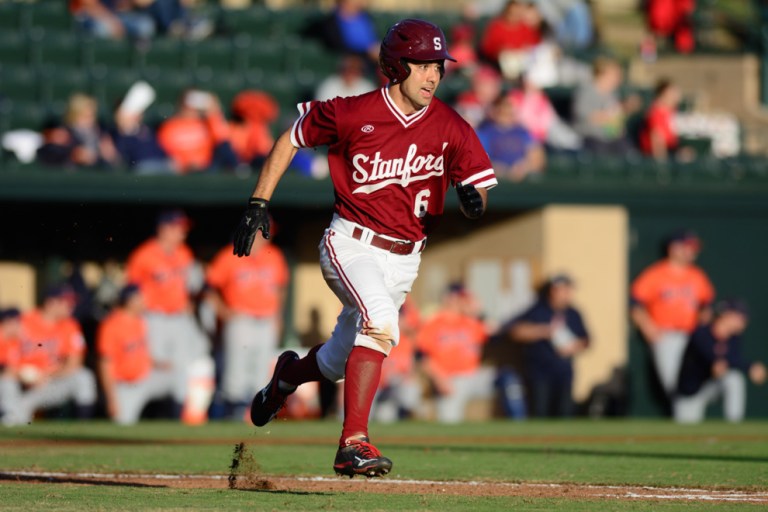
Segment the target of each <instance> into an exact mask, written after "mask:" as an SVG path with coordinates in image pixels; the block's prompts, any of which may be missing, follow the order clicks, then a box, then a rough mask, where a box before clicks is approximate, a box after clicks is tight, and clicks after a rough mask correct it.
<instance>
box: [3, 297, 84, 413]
mask: <svg viewBox="0 0 768 512" xmlns="http://www.w3.org/2000/svg"><path fill="white" fill-rule="evenodd" d="M75 301H76V298H75V294H74V292H73V291H72V289H71V288H69V287H68V286H63V285H59V286H53V287H51V288H49V289H48V290H47V291H46V293H45V297H44V299H43V303H42V306H41V307H40V308H38V309H35V310H33V311H30V312H27V313H25V314H24V315H22V318H21V333H20V336H19V339H20V345H19V347H20V349H19V351H20V352H19V354H20V355H19V360H18V364H19V366H18V368H19V370H18V376H19V380H20V382H21V385H22V393H21V395H20V397H19V398H18V400H17V401H16V403H15V405H14V406H12V407H11V409H10V410H9V411H6V415H5V416H4V417H3V421H4V422H5V423H7V424H12V425H24V424H27V423H30V422H31V421H32V418H33V416H34V414H35V412H36V411H37V410H38V409H40V408H45V409H49V408H52V407H57V406H61V405H65V404H66V403H68V402H69V401H70V400H74V402H75V405H76V414H77V417H78V418H83V419H85V418H90V417H91V416H92V414H93V408H94V405H95V403H96V379H94V377H93V374H92V373H91V371H90V370H88V369H87V368H86V367H85V366H84V365H83V362H84V359H85V349H86V348H85V340H84V338H83V334H82V331H81V330H80V325H79V324H78V323H77V321H76V320H75V319H74V318H72V311H73V310H74V307H75Z"/></svg>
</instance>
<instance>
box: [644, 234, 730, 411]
mask: <svg viewBox="0 0 768 512" xmlns="http://www.w3.org/2000/svg"><path fill="white" fill-rule="evenodd" d="M700 248H701V242H700V240H699V237H698V236H697V235H696V233H694V232H693V231H690V230H679V231H675V232H674V233H672V234H671V235H670V236H669V237H668V239H667V241H666V257H665V258H664V259H662V260H660V261H658V262H656V263H654V264H653V265H651V266H650V267H648V268H646V269H645V270H643V272H641V273H640V275H639V276H638V277H637V278H636V279H635V280H634V282H633V283H632V289H631V294H632V297H631V299H632V309H631V317H632V321H633V322H634V324H635V326H637V328H638V329H639V330H640V333H641V334H642V335H643V338H644V339H645V341H646V343H647V344H648V346H649V348H650V350H651V354H652V357H653V362H654V366H655V367H656V374H657V376H658V379H659V382H660V384H661V386H662V388H663V389H664V392H665V393H666V394H667V396H669V397H671V396H672V395H673V394H674V392H675V390H676V387H677V382H678V376H679V371H680V363H681V361H682V358H683V352H684V351H685V347H686V343H687V342H688V337H689V336H690V334H691V333H692V332H693V331H694V329H696V326H697V325H699V324H700V323H703V322H706V321H707V320H708V319H709V316H710V314H711V309H710V305H711V303H712V300H713V299H714V296H715V290H714V288H713V286H712V283H711V282H710V281H709V278H707V275H706V274H705V273H704V272H703V271H702V270H701V269H700V268H699V267H697V266H696V265H694V262H695V261H696V258H697V257H698V255H699V250H700Z"/></svg>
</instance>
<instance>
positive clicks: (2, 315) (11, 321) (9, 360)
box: [0, 308, 21, 421]
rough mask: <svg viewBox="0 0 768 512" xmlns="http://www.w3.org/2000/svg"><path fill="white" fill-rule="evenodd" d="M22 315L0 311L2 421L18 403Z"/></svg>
mask: <svg viewBox="0 0 768 512" xmlns="http://www.w3.org/2000/svg"><path fill="white" fill-rule="evenodd" d="M20 336H21V313H20V312H19V310H18V309H16V308H8V309H2V310H0V421H4V417H5V414H6V412H8V411H10V410H11V408H12V407H13V406H14V405H15V404H16V403H17V402H18V400H19V393H20V392H21V390H20V388H19V382H18V371H19V358H20V357H21V353H20V345H21V340H20Z"/></svg>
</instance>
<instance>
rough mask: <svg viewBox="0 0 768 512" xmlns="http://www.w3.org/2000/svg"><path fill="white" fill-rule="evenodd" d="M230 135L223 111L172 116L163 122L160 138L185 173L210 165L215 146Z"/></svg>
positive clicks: (158, 133)
mask: <svg viewBox="0 0 768 512" xmlns="http://www.w3.org/2000/svg"><path fill="white" fill-rule="evenodd" d="M228 138H229V125H228V124H227V122H226V120H225V119H224V117H223V116H222V115H221V114H220V113H216V114H209V115H208V116H206V117H204V118H202V117H180V116H177V117H171V118H170V119H168V120H167V121H165V122H163V124H161V125H160V128H159V129H158V131H157V140H158V142H159V143H160V146H161V147H162V148H163V150H165V152H166V153H167V154H168V156H170V157H171V159H173V161H174V163H175V164H176V166H177V168H178V170H179V172H180V173H182V174H186V173H188V172H192V171H201V170H205V169H207V168H208V167H210V165H211V163H212V162H213V152H214V149H215V148H216V145H217V144H218V143H220V142H223V141H225V140H227V139H228Z"/></svg>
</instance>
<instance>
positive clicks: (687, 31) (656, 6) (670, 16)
mask: <svg viewBox="0 0 768 512" xmlns="http://www.w3.org/2000/svg"><path fill="white" fill-rule="evenodd" d="M643 3H644V5H645V17H646V23H647V25H648V30H649V32H650V34H649V35H648V38H647V39H646V41H644V43H643V44H644V45H649V46H651V47H652V49H653V54H654V55H655V53H656V50H655V48H656V43H657V39H664V40H666V39H672V41H673V44H674V47H675V49H676V50H677V51H678V52H680V53H690V52H692V51H693V49H694V48H695V46H696V40H695V38H694V34H693V23H692V19H691V18H692V16H693V13H694V11H695V10H696V0H646V1H645V2H643ZM646 51H649V50H646Z"/></svg>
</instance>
